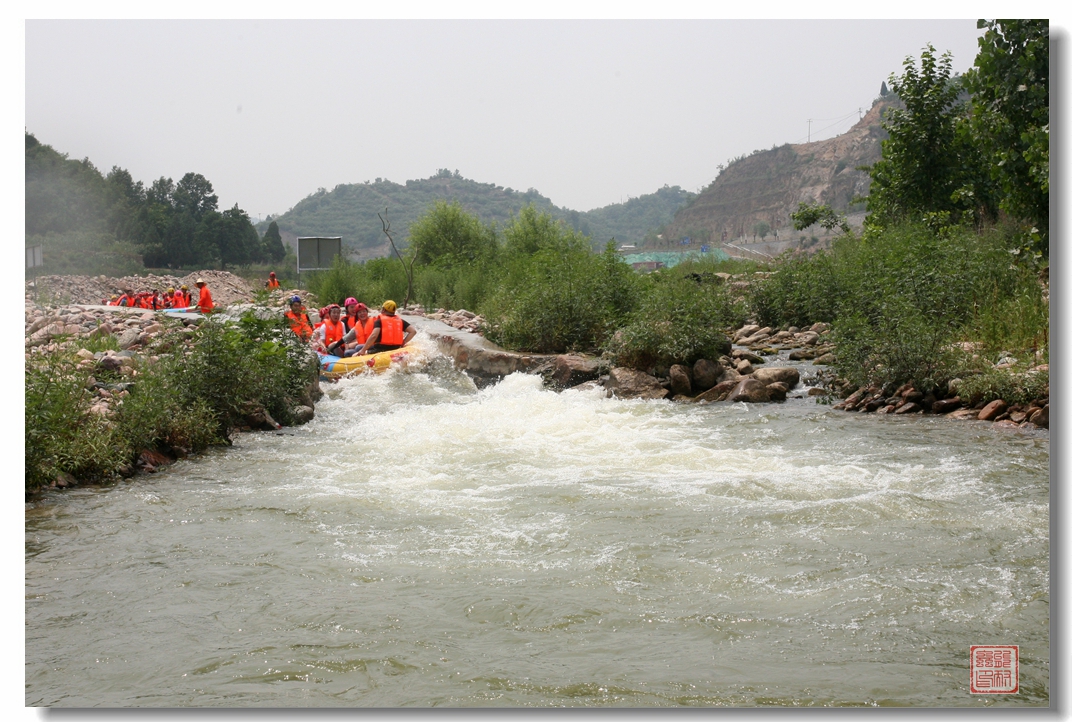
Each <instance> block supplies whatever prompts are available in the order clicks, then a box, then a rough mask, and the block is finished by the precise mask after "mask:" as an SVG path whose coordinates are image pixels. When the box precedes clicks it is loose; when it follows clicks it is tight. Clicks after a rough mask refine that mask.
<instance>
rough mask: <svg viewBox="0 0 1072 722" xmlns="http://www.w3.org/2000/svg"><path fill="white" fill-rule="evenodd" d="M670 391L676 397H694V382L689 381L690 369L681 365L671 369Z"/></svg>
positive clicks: (675, 365)
mask: <svg viewBox="0 0 1072 722" xmlns="http://www.w3.org/2000/svg"><path fill="white" fill-rule="evenodd" d="M670 390H671V391H673V392H674V396H692V381H691V380H690V379H689V369H688V367H686V366H682V365H681V364H674V365H673V366H671V367H670Z"/></svg>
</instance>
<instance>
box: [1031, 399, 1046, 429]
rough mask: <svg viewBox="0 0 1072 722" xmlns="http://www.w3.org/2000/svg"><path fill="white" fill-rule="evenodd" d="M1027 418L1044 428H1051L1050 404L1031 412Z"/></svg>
mask: <svg viewBox="0 0 1072 722" xmlns="http://www.w3.org/2000/svg"><path fill="white" fill-rule="evenodd" d="M1027 420H1028V421H1030V422H1031V423H1032V424H1034V425H1035V426H1039V427H1042V428H1043V429H1048V428H1050V405H1049V404H1046V405H1045V406H1043V407H1042V408H1041V409H1039V410H1038V411H1036V412H1034V413H1033V414H1031V416H1029V417H1028V419H1027Z"/></svg>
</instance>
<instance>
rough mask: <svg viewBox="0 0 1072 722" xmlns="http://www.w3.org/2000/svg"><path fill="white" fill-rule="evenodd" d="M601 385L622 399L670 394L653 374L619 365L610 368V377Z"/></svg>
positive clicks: (657, 397) (660, 397)
mask: <svg viewBox="0 0 1072 722" xmlns="http://www.w3.org/2000/svg"><path fill="white" fill-rule="evenodd" d="M603 386H604V388H606V389H607V390H608V391H610V392H611V393H612V394H613V395H614V396H617V397H618V398H622V399H664V398H666V397H667V396H668V395H669V394H670V392H669V391H667V390H666V389H665V388H663V385H662V384H661V383H659V379H657V378H655V377H654V376H651V375H650V374H646V373H644V372H643V371H636V370H635V369H627V368H620V367H616V368H613V369H611V370H610V377H609V378H608V379H607V381H606V383H605V384H603Z"/></svg>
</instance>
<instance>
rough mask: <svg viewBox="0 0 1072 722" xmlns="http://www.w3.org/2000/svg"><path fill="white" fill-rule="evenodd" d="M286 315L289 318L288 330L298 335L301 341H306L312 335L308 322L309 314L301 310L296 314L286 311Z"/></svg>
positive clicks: (311, 328)
mask: <svg viewBox="0 0 1072 722" xmlns="http://www.w3.org/2000/svg"><path fill="white" fill-rule="evenodd" d="M286 317H287V318H289V319H290V330H292V331H293V332H294V333H296V334H297V335H298V338H300V339H301V340H302V341H308V340H309V339H310V338H312V336H313V327H312V326H311V325H310V324H309V314H307V313H305V312H304V311H302V312H301V313H300V314H296V313H294V312H293V311H287V313H286Z"/></svg>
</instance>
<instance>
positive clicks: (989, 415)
mask: <svg viewBox="0 0 1072 722" xmlns="http://www.w3.org/2000/svg"><path fill="white" fill-rule="evenodd" d="M1008 407H1009V405H1008V404H1006V403H1005V402H1004V401H1002V400H1001V399H996V400H994V401H991V402H990V403H989V404H987V405H986V406H984V407H983V410H982V411H980V412H979V417H978V418H979V420H980V421H993V420H994V419H996V418H997V417H998V416H1001V415H1002V414H1003V413H1005V409H1007V408H1008Z"/></svg>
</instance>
